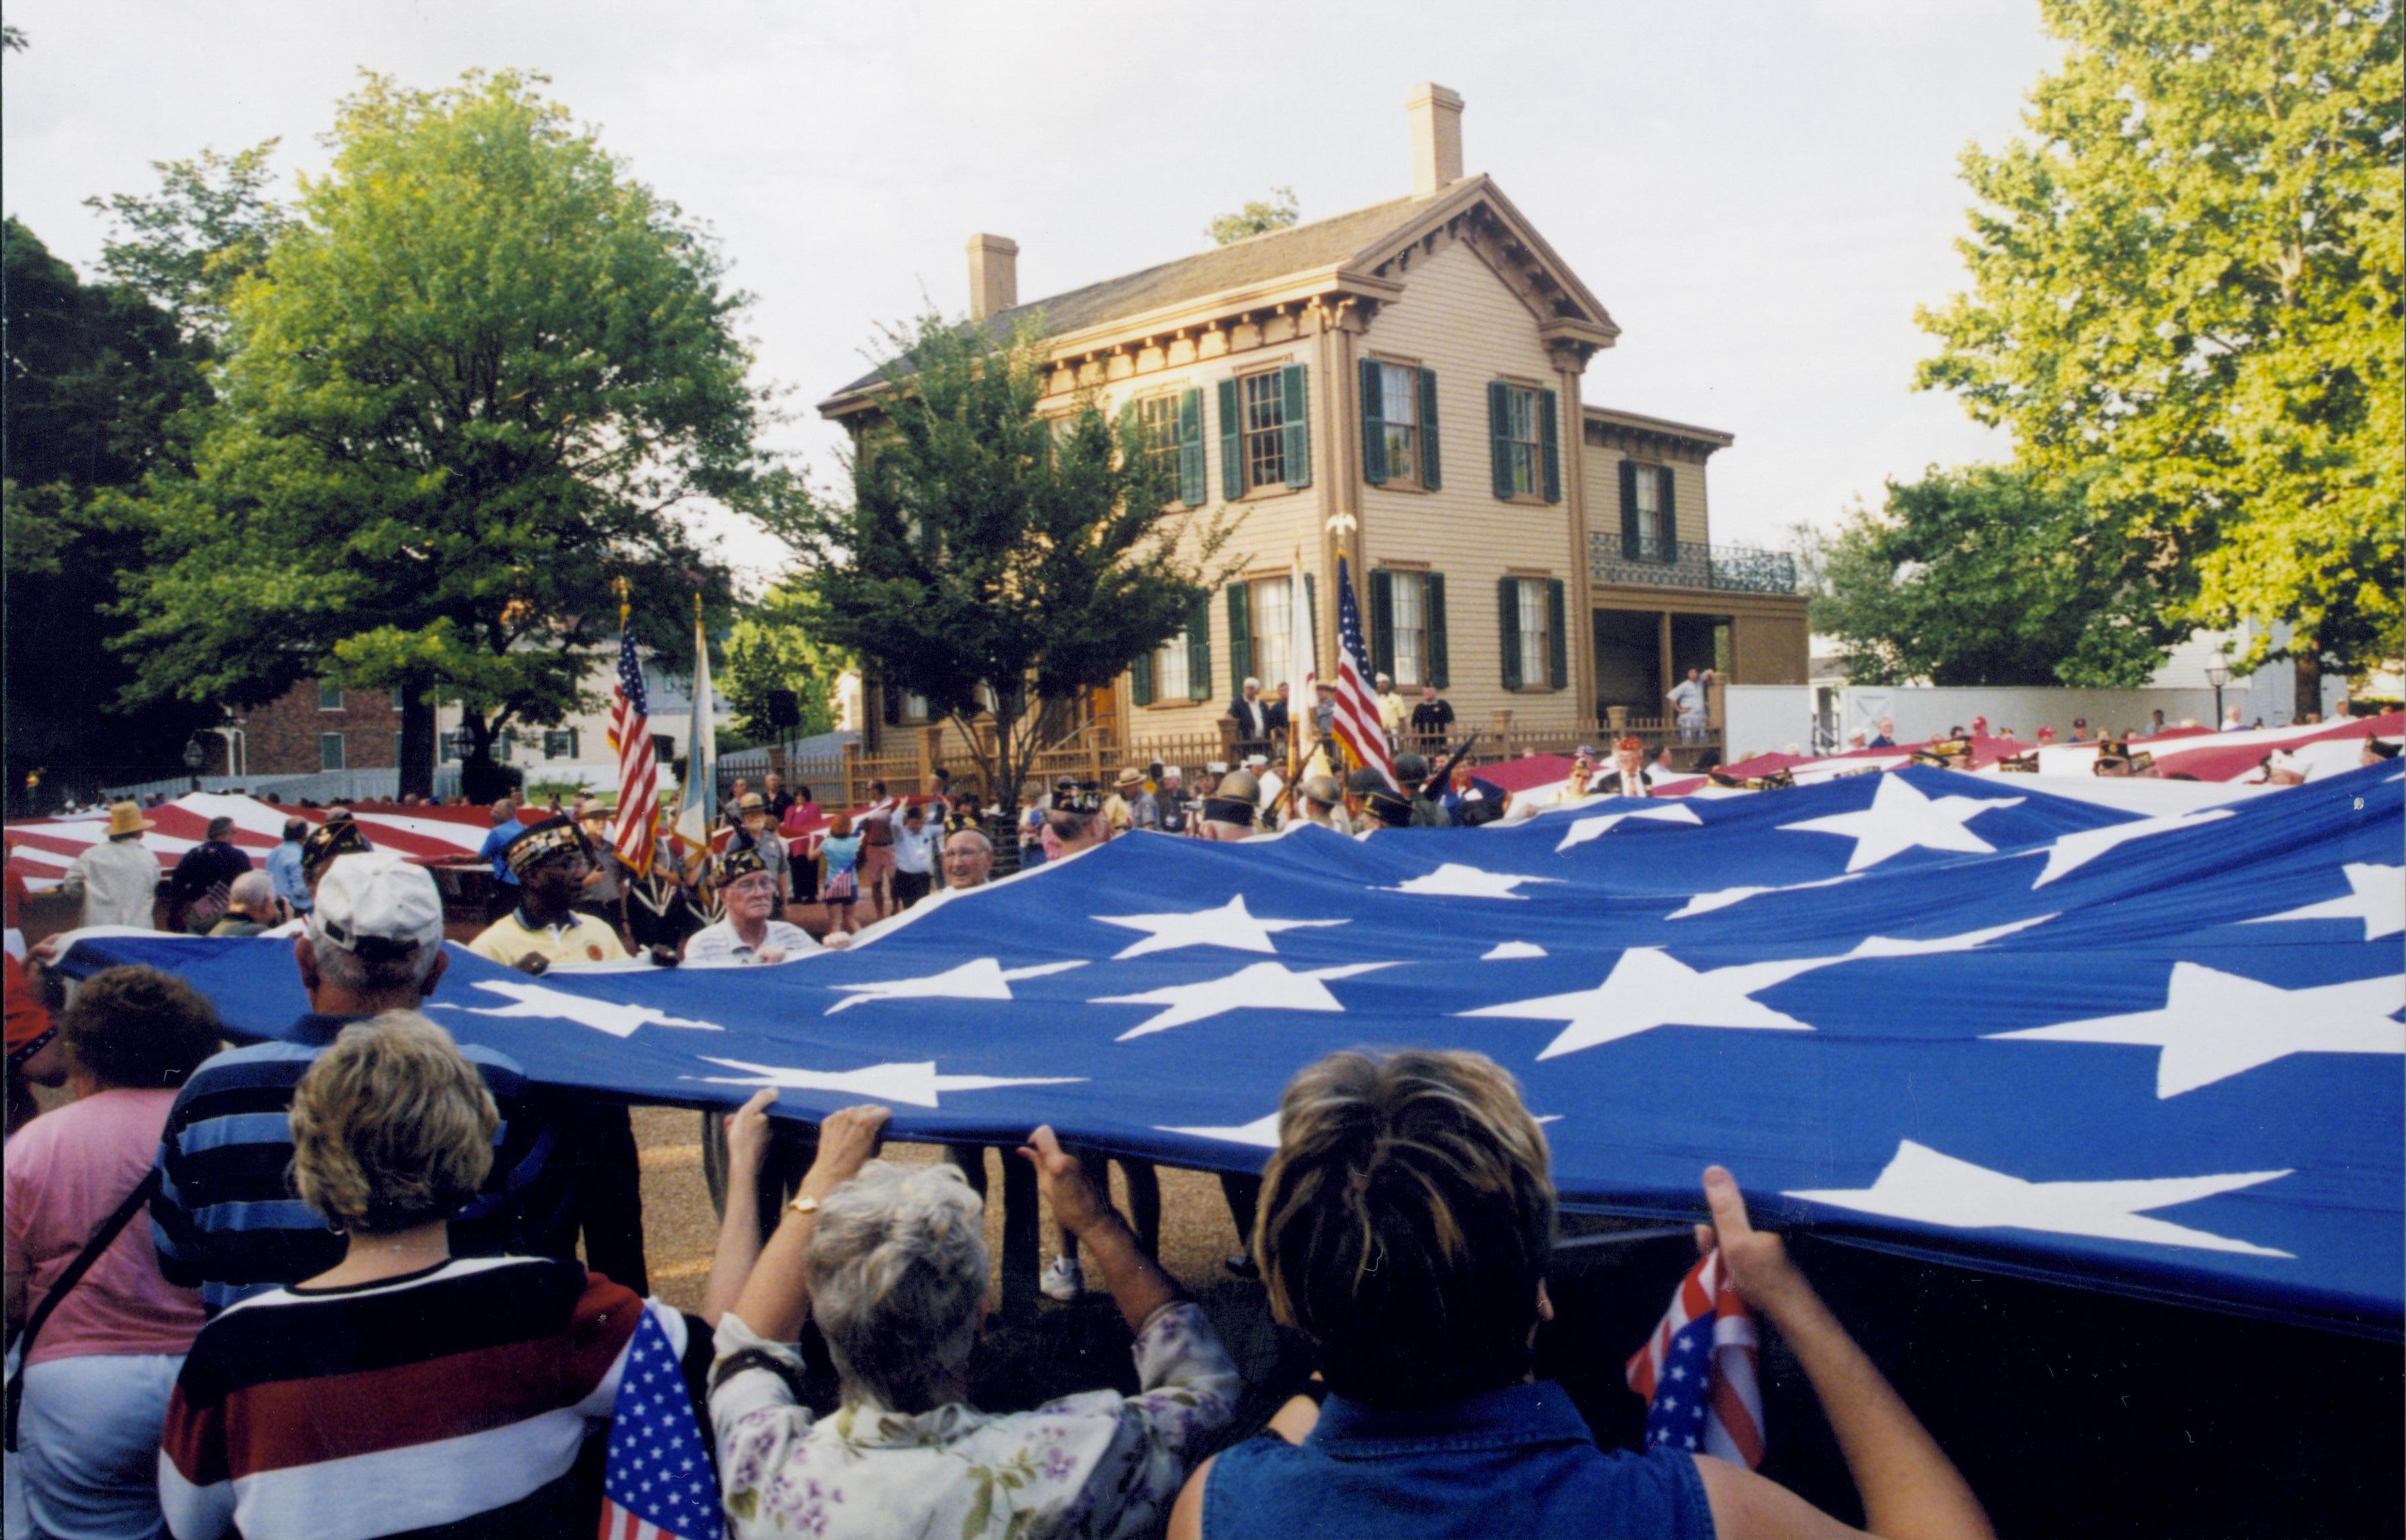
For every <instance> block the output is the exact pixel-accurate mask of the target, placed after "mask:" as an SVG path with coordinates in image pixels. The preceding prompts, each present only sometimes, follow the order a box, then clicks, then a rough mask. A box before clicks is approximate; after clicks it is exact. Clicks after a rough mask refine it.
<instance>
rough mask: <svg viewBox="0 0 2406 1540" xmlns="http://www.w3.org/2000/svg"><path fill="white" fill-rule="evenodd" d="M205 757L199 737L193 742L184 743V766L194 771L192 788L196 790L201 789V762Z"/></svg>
mask: <svg viewBox="0 0 2406 1540" xmlns="http://www.w3.org/2000/svg"><path fill="white" fill-rule="evenodd" d="M204 758H205V755H204V753H203V751H202V748H201V741H200V740H199V739H198V738H194V739H193V740H192V741H191V742H188V743H186V744H185V745H184V768H185V769H186V770H191V772H192V789H193V790H194V791H198V790H200V789H201V762H202V760H203V759H204Z"/></svg>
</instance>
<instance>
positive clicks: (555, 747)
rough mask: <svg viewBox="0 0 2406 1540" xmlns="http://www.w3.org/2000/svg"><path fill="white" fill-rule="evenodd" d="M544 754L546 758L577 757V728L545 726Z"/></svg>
mask: <svg viewBox="0 0 2406 1540" xmlns="http://www.w3.org/2000/svg"><path fill="white" fill-rule="evenodd" d="M543 756H544V757H545V759H573V758H575V757H576V729H575V728H545V729H544V732H543Z"/></svg>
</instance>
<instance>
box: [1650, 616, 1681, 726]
mask: <svg viewBox="0 0 2406 1540" xmlns="http://www.w3.org/2000/svg"><path fill="white" fill-rule="evenodd" d="M1654 619H1655V631H1654V637H1655V642H1654V653H1655V662H1656V663H1657V664H1658V665H1659V666H1660V668H1661V670H1662V673H1663V677H1662V680H1661V681H1660V683H1658V684H1657V685H1655V687H1654V705H1653V709H1652V710H1650V711H1649V712H1648V713H1646V714H1647V715H1649V716H1661V715H1663V714H1664V713H1667V712H1668V711H1669V710H1670V709H1671V707H1670V698H1671V686H1672V685H1674V684H1676V683H1677V677H1676V676H1677V672H1678V671H1677V669H1675V668H1673V667H1672V662H1671V612H1670V611H1668V610H1663V611H1662V612H1661V613H1659V614H1658V615H1655V617H1654Z"/></svg>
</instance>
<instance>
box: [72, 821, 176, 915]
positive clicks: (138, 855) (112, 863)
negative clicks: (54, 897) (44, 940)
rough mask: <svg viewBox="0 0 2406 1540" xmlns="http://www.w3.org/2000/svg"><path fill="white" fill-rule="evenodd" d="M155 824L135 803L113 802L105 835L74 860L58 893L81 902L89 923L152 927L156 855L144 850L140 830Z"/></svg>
mask: <svg viewBox="0 0 2406 1540" xmlns="http://www.w3.org/2000/svg"><path fill="white" fill-rule="evenodd" d="M156 827H158V826H157V825H155V824H153V823H151V822H150V820H149V819H148V818H145V817H143V816H142V805H141V804H140V803H138V802H132V801H125V802H112V803H110V804H109V808H108V838H107V839H106V840H103V841H101V842H100V843H98V844H96V845H94V846H92V848H91V849H90V850H87V851H85V852H84V853H83V854H82V855H78V856H77V857H76V858H75V865H74V866H72V867H69V868H68V869H67V874H66V879H65V881H64V882H62V883H60V884H59V889H60V891H61V892H63V893H64V894H65V895H66V896H67V897H70V898H80V899H82V900H83V919H82V921H81V922H80V923H81V924H83V925H133V926H134V927H135V928H137V929H140V930H149V929H150V928H151V911H152V909H153V908H154V906H155V905H156V903H157V901H158V897H159V858H158V857H157V856H155V855H151V854H150V852H149V850H148V849H146V848H144V846H143V843H142V835H143V832H144V831H145V830H147V829H152V828H156Z"/></svg>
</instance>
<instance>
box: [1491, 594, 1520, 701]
mask: <svg viewBox="0 0 2406 1540" xmlns="http://www.w3.org/2000/svg"><path fill="white" fill-rule="evenodd" d="M1495 637H1496V645H1497V646H1499V647H1501V648H1502V649H1503V652H1504V687H1505V688H1506V689H1507V690H1517V689H1519V688H1520V687H1521V683H1522V681H1521V580H1520V579H1519V578H1517V577H1505V578H1498V579H1496V582H1495Z"/></svg>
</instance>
